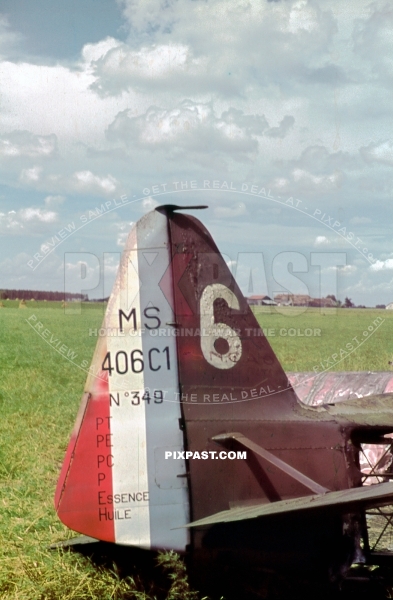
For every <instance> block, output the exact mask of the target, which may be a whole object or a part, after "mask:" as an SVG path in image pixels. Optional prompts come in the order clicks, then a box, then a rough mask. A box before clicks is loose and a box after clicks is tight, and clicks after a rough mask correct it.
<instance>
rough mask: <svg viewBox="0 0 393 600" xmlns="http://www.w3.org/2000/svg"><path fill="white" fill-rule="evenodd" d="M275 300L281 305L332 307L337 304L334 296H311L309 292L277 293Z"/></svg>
mask: <svg viewBox="0 0 393 600" xmlns="http://www.w3.org/2000/svg"><path fill="white" fill-rule="evenodd" d="M274 300H275V301H276V303H277V304H278V305H279V306H314V307H324V308H326V307H327V308H332V307H334V306H337V302H335V301H334V300H333V299H332V298H311V296H309V295H308V294H276V296H274Z"/></svg>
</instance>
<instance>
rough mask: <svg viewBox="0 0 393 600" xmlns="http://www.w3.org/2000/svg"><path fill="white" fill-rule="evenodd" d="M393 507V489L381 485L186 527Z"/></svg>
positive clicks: (245, 509)
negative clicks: (305, 511)
mask: <svg viewBox="0 0 393 600" xmlns="http://www.w3.org/2000/svg"><path fill="white" fill-rule="evenodd" d="M386 504H393V485H392V484H391V483H380V484H378V485H371V486H367V487H359V488H350V489H348V490H340V491H338V492H328V493H326V494H319V495H317V496H303V497H302V498H291V499H290V500H280V501H278V502H272V503H270V504H265V503H264V504H257V505H254V506H239V507H236V508H231V509H230V510H224V511H222V512H219V513H216V514H215V515H211V516H210V517H205V518H204V519H199V520H198V521H194V522H193V523H189V524H188V525H185V527H201V526H202V525H215V524H217V523H230V522H233V521H243V520H246V519H256V518H257V517H268V516H272V515H278V514H285V513H295V512H298V511H303V510H316V509H319V510H323V511H335V512H340V513H344V512H354V511H357V510H359V509H369V508H372V507H374V506H384V505H386Z"/></svg>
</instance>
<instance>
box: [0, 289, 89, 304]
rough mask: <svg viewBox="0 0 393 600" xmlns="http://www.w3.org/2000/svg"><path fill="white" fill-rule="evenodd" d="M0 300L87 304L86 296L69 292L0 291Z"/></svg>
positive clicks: (87, 298)
mask: <svg viewBox="0 0 393 600" xmlns="http://www.w3.org/2000/svg"><path fill="white" fill-rule="evenodd" d="M0 300H47V301H52V302H56V301H57V302H62V301H72V300H80V301H82V302H88V300H89V296H88V295H87V294H72V293H71V292H44V291H42V290H0Z"/></svg>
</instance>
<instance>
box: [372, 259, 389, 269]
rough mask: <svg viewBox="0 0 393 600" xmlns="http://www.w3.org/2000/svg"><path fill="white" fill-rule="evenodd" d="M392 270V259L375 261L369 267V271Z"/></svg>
mask: <svg viewBox="0 0 393 600" xmlns="http://www.w3.org/2000/svg"><path fill="white" fill-rule="evenodd" d="M391 269H393V258H387V259H386V260H376V261H375V263H373V264H372V265H371V267H370V271H390V270H391Z"/></svg>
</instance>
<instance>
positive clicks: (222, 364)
mask: <svg viewBox="0 0 393 600" xmlns="http://www.w3.org/2000/svg"><path fill="white" fill-rule="evenodd" d="M217 298H222V299H223V300H225V302H226V303H227V304H228V306H229V308H234V309H237V310H239V308H240V306H239V301H238V299H237V298H236V296H235V294H234V293H233V292H232V291H231V290H230V289H229V288H227V287H226V286H225V285H222V283H213V284H212V285H207V286H206V287H205V289H204V290H203V292H202V296H201V301H200V304H199V310H200V315H201V348H202V353H203V356H204V357H205V358H206V360H207V362H208V363H209V364H211V365H213V367H216V368H217V369H232V367H234V366H235V364H236V363H237V362H238V360H239V359H240V357H241V355H242V342H241V340H240V338H239V336H238V335H237V334H236V332H235V331H234V330H233V329H232V328H231V327H229V325H226V324H225V323H215V322H214V310H213V303H214V300H216V299H217ZM219 339H224V340H225V341H226V342H227V344H228V347H229V348H228V350H227V352H225V353H224V354H220V352H218V351H217V349H216V348H215V343H216V341H217V340H219Z"/></svg>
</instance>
